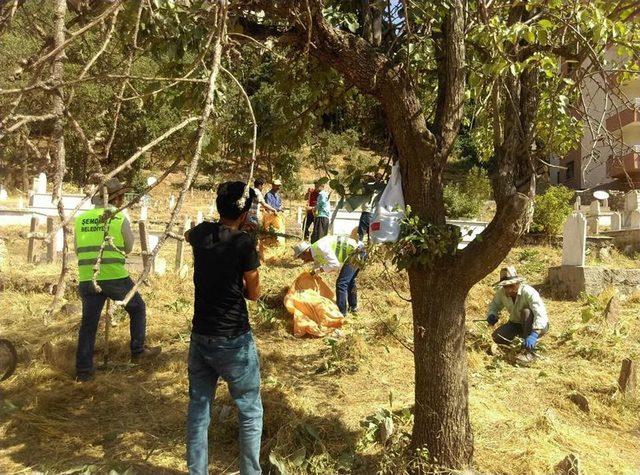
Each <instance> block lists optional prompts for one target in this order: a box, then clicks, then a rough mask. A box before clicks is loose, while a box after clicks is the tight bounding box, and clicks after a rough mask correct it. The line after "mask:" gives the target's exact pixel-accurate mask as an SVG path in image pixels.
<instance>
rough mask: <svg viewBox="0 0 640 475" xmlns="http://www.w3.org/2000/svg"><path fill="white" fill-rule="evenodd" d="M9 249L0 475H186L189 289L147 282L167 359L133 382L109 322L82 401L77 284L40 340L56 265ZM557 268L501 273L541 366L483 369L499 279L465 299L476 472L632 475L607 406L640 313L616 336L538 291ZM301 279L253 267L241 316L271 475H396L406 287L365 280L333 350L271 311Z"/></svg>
mask: <svg viewBox="0 0 640 475" xmlns="http://www.w3.org/2000/svg"><path fill="white" fill-rule="evenodd" d="M203 201H204V200H203ZM2 237H3V238H5V239H6V244H7V246H8V249H9V262H8V265H6V266H5V267H4V269H3V270H2V271H1V273H0V277H1V278H2V283H3V285H4V290H3V291H2V292H1V293H0V337H2V338H8V339H10V340H12V341H13V342H14V343H15V344H16V346H17V347H18V351H19V356H20V364H19V367H18V370H17V373H16V374H15V375H14V376H13V377H11V378H10V379H9V380H7V381H5V382H3V383H0V394H1V398H0V473H30V472H31V471H32V470H33V471H39V472H45V473H67V474H71V473H108V472H109V471H110V470H115V471H116V472H117V473H123V472H125V471H126V470H129V472H128V473H149V474H160V473H184V472H185V470H186V466H185V463H184V453H185V443H184V437H185V417H186V406H187V375H186V355H187V349H188V344H189V331H190V320H191V316H192V292H193V285H192V282H191V278H190V275H191V274H189V275H188V276H187V277H186V278H185V279H181V278H180V277H178V276H177V275H175V274H173V273H169V274H167V275H166V276H163V277H154V278H153V279H152V280H151V282H150V285H149V286H145V287H144V288H143V289H142V295H143V297H144V299H145V301H146V303H147V308H148V340H149V343H150V344H152V345H161V346H162V348H163V353H162V355H161V357H160V358H159V359H158V360H157V361H155V362H154V363H153V364H151V365H148V366H144V367H134V366H131V365H129V364H128V325H127V317H126V315H125V314H121V313H118V314H117V318H116V326H114V327H112V328H111V338H110V352H109V362H108V364H107V365H102V361H103V358H104V348H105V344H104V340H103V338H104V336H103V335H104V332H103V330H102V329H101V330H100V332H99V336H98V342H97V345H96V347H97V351H96V362H97V364H98V365H100V368H101V369H100V370H99V372H98V374H97V378H96V380H95V381H94V382H92V383H89V384H84V385H81V384H79V383H75V382H74V381H73V361H74V351H75V340H76V334H77V330H78V326H79V322H80V303H79V300H78V298H77V296H76V295H75V292H74V286H73V285H71V286H70V289H69V292H68V293H67V299H68V302H69V303H68V305H67V307H66V308H65V311H64V312H62V313H61V314H59V315H57V316H55V318H53V319H52V321H51V322H50V323H49V324H47V325H45V324H44V322H43V315H44V310H45V309H46V307H47V305H48V304H49V303H50V301H51V295H49V293H48V292H47V289H48V284H49V283H52V282H54V281H55V278H56V272H57V267H56V266H54V265H34V264H26V262H25V254H26V239H25V238H24V230H17V229H14V230H6V229H3V231H2ZM174 254H175V243H170V244H168V245H167V247H166V249H165V250H164V251H163V256H164V257H165V258H166V259H167V261H168V262H169V268H170V269H172V265H171V264H172V262H173V255H174ZM187 254H188V253H187ZM189 259H190V257H189V258H188V259H187V260H188V261H189ZM616 259H626V258H623V257H621V256H616ZM559 261H560V254H559V250H558V249H555V248H551V247H542V246H534V247H526V248H514V249H513V251H512V252H511V254H510V255H509V257H508V259H507V263H509V264H514V265H516V266H518V268H519V269H520V270H521V272H522V273H524V274H525V275H526V276H527V277H528V279H529V282H530V283H532V284H533V285H535V286H536V287H539V288H541V289H542V291H543V296H544V297H545V301H546V302H547V304H548V309H549V314H550V319H551V331H550V333H549V334H548V336H545V337H544V338H543V339H542V340H541V346H542V354H543V356H544V358H543V359H541V360H540V361H538V363H537V364H536V365H535V366H534V367H531V368H518V367H515V366H513V365H512V364H510V363H509V357H510V352H509V351H507V352H502V351H500V352H498V353H497V354H496V355H491V354H489V353H490V352H491V349H490V347H491V345H490V343H489V330H488V329H487V328H486V325H484V324H482V323H474V322H473V321H474V320H476V319H481V318H483V317H484V311H485V308H486V305H487V304H488V303H489V300H490V298H491V297H492V289H491V286H490V284H491V283H492V282H494V281H495V280H496V273H494V274H493V275H491V276H489V277H487V279H485V281H483V282H481V283H479V284H478V285H476V286H475V287H474V289H473V290H472V292H471V294H470V296H469V298H468V301H467V319H468V322H469V323H468V337H467V343H468V348H469V349H468V361H469V381H470V411H471V418H472V424H473V428H474V433H475V456H474V463H475V468H476V469H477V470H478V471H480V472H481V473H496V474H530V473H552V472H553V466H554V465H555V464H556V463H558V462H559V461H560V460H561V459H563V458H564V457H565V456H566V455H567V454H569V453H573V454H576V455H577V456H578V457H579V459H580V463H581V467H582V468H583V470H584V471H585V473H590V474H637V473H640V462H639V459H638V454H639V453H640V417H639V414H640V411H639V410H640V404H638V402H637V400H635V401H634V400H629V399H625V398H622V397H621V395H620V394H619V393H618V392H617V391H616V387H617V386H616V382H617V378H618V372H619V369H620V364H621V360H622V359H623V358H625V357H632V358H635V359H636V360H637V359H638V357H639V356H640V321H639V318H638V315H639V310H640V298H638V297H637V296H632V297H630V298H623V299H622V302H621V312H620V313H621V314H620V318H619V321H618V322H617V323H615V324H613V323H611V324H608V323H606V322H605V320H604V319H603V317H602V311H603V309H604V305H605V304H606V301H607V300H608V297H610V295H611V293H606V294H605V295H603V296H600V297H599V298H596V297H593V298H585V299H583V300H582V301H579V302H567V301H557V300H553V299H551V298H550V297H549V296H548V290H549V289H545V288H544V285H542V284H543V282H544V278H545V275H546V268H547V267H549V266H551V265H558V264H559ZM300 271H301V267H300V266H298V265H297V264H295V263H293V262H291V260H290V259H289V257H288V253H287V249H285V250H284V251H283V254H282V255H281V256H280V257H278V256H276V257H274V258H272V259H270V260H269V261H268V262H267V263H265V265H264V266H263V268H262V279H263V292H264V297H263V299H261V300H260V301H259V302H257V303H256V304H251V307H250V309H251V320H252V324H253V327H254V332H255V334H256V338H257V342H258V348H259V351H260V356H261V364H262V380H263V386H262V388H263V389H262V391H263V400H264V406H265V427H264V436H263V454H262V455H263V463H264V468H265V473H278V472H277V471H276V470H275V469H274V468H273V465H272V464H271V462H270V460H271V461H273V462H275V463H276V464H278V463H279V464H285V465H287V467H288V473H317V474H325V473H357V474H371V473H390V474H395V473H402V469H401V468H400V467H401V466H402V463H401V460H402V457H403V450H402V449H403V447H404V446H405V445H406V441H407V438H408V433H410V428H411V416H410V411H411V407H412V404H413V360H412V354H411V352H410V351H409V350H408V349H407V348H406V347H405V346H406V345H408V346H410V344H411V335H412V331H411V311H410V305H409V304H408V303H407V302H405V301H404V300H403V299H402V297H404V296H408V289H407V284H406V278H405V276H404V274H401V273H396V272H395V271H392V275H389V274H387V273H386V272H385V271H384V269H383V267H382V266H381V265H379V264H375V265H372V266H370V267H368V268H367V269H366V270H365V271H363V273H362V275H361V277H360V279H359V288H360V296H361V309H362V311H361V313H360V314H359V315H357V316H353V317H350V318H349V320H348V323H347V325H346V327H345V333H346V335H345V336H344V337H343V338H342V339H340V340H332V339H298V338H294V337H293V336H292V335H291V331H290V330H291V323H290V319H289V317H288V316H287V315H286V312H285V310H284V309H283V307H282V296H283V293H284V290H285V289H286V286H287V285H288V284H289V283H290V282H291V281H292V280H293V279H294V278H295V276H296V275H298V273H299V272H300ZM391 284H393V285H391ZM574 393H579V394H582V395H584V396H585V397H586V398H587V400H588V402H589V408H590V410H589V412H588V413H587V412H583V411H581V410H580V409H579V408H578V407H577V406H576V405H575V404H574V403H573V402H572V401H571V400H570V396H571V395H572V394H574ZM231 406H232V402H231V400H230V398H229V395H228V392H227V390H226V388H224V386H223V385H222V386H221V387H220V388H219V389H218V398H217V399H216V402H215V407H214V410H213V422H212V427H211V430H210V441H211V453H210V457H211V464H212V465H211V473H216V474H218V473H231V472H234V471H236V470H237V453H238V452H237V446H236V437H237V424H236V421H235V415H234V412H233V409H232V408H231ZM378 413H385V414H392V416H391V417H392V418H393V420H394V422H395V431H394V434H393V436H392V437H391V439H390V440H389V441H387V444H386V445H384V446H383V445H382V444H380V443H379V442H378V441H377V438H376V436H375V434H374V433H373V432H372V429H371V427H372V426H371V424H369V423H368V422H370V421H371V420H372V416H375V415H376V414H378ZM367 418H368V419H367ZM363 421H364V422H363ZM270 467H271V468H270Z"/></svg>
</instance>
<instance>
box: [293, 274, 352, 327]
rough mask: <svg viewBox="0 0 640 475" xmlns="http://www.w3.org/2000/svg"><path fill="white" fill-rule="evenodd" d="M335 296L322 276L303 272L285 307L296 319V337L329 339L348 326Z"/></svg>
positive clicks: (294, 319)
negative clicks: (345, 325)
mask: <svg viewBox="0 0 640 475" xmlns="http://www.w3.org/2000/svg"><path fill="white" fill-rule="evenodd" d="M334 298H335V296H334V293H333V291H332V290H331V289H330V288H329V286H328V285H327V284H326V282H325V281H324V280H322V278H321V277H320V276H318V275H311V274H310V273H309V272H303V273H302V274H300V275H299V276H298V278H297V279H296V280H295V281H294V282H293V285H292V286H291V288H290V289H289V292H288V293H287V295H286V296H285V298H284V305H285V307H286V308H287V310H288V311H289V313H290V314H291V315H293V334H294V335H295V336H305V335H311V336H325V335H327V334H328V333H331V332H332V331H333V330H334V329H335V328H340V327H342V325H343V324H344V316H343V315H342V313H340V310H338V306H337V305H336V304H335V303H334Z"/></svg>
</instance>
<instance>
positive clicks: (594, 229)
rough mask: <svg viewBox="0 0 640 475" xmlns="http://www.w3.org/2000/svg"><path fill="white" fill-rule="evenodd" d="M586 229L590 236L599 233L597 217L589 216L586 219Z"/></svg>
mask: <svg viewBox="0 0 640 475" xmlns="http://www.w3.org/2000/svg"><path fill="white" fill-rule="evenodd" d="M587 228H588V229H589V234H590V235H592V236H594V235H596V234H598V233H599V232H600V223H598V217H597V216H589V217H588V218H587Z"/></svg>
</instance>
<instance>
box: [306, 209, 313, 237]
mask: <svg viewBox="0 0 640 475" xmlns="http://www.w3.org/2000/svg"><path fill="white" fill-rule="evenodd" d="M313 220H314V216H313V211H307V217H306V218H305V220H304V240H305V241H308V240H309V234H310V232H311V226H313Z"/></svg>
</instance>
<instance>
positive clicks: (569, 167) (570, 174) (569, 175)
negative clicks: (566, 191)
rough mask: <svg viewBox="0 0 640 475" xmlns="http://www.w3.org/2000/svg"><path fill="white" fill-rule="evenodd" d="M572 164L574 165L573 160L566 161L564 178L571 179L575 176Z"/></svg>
mask: <svg viewBox="0 0 640 475" xmlns="http://www.w3.org/2000/svg"><path fill="white" fill-rule="evenodd" d="M574 165H575V162H574V161H573V160H571V161H570V162H567V171H566V174H565V179H566V180H571V179H572V178H573V177H574V176H575V172H574V168H575V167H574Z"/></svg>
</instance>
